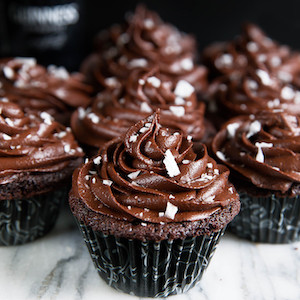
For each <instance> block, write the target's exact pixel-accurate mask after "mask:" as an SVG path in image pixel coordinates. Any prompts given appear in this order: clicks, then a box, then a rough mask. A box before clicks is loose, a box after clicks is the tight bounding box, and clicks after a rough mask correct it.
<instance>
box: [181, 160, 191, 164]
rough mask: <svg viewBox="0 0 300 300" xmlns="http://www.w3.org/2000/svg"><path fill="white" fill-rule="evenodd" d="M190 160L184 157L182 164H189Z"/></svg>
mask: <svg viewBox="0 0 300 300" xmlns="http://www.w3.org/2000/svg"><path fill="white" fill-rule="evenodd" d="M190 162H191V161H190V160H188V159H184V160H183V161H182V163H183V164H184V165H187V164H189V163H190Z"/></svg>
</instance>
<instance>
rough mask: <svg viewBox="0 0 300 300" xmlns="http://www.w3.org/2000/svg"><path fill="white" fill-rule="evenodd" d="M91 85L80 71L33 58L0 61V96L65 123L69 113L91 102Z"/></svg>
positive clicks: (26, 109)
mask: <svg viewBox="0 0 300 300" xmlns="http://www.w3.org/2000/svg"><path fill="white" fill-rule="evenodd" d="M90 92H91V87H89V86H88V85H87V84H85V83H84V82H83V77H82V75H80V74H69V73H68V72H67V71H66V69H65V68H63V67H55V66H49V67H48V69H46V68H44V67H43V66H41V65H39V64H37V63H36V61H35V59H34V58H11V59H2V60H0V96H2V97H6V98H9V99H10V101H13V102H16V103H18V104H19V105H21V106H22V107H23V109H25V111H30V112H37V113H39V112H41V111H46V112H48V113H49V114H51V115H52V116H54V117H55V119H57V120H58V121H61V122H62V123H65V124H67V123H68V122H69V120H68V118H69V117H70V116H69V112H70V111H73V110H74V109H76V108H77V107H79V106H82V107H86V106H87V105H88V104H89V103H90V97H89V93H90Z"/></svg>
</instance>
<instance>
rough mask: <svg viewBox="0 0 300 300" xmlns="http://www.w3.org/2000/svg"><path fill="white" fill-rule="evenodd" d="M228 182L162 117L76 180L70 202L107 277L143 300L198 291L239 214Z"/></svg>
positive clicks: (108, 149) (111, 148)
mask: <svg viewBox="0 0 300 300" xmlns="http://www.w3.org/2000/svg"><path fill="white" fill-rule="evenodd" d="M228 175H229V171H228V169H227V168H226V167H225V166H223V165H218V164H216V162H215V161H214V160H213V159H212V158H210V157H209V156H208V154H207V150H206V147H205V146H204V145H198V148H195V147H194V146H193V143H192V142H191V141H190V140H188V139H187V138H186V137H185V136H184V135H182V133H181V132H180V131H176V130H174V129H170V128H166V127H163V126H162V124H161V123H160V121H159V116H158V114H154V115H151V116H150V117H148V118H146V119H144V120H142V121H139V122H138V123H137V124H135V125H134V126H132V127H130V129H129V130H128V131H127V133H126V134H125V136H122V137H119V138H117V139H114V140H112V141H111V142H109V143H107V144H105V145H104V146H103V147H102V148H101V149H100V150H99V153H98V155H97V156H95V157H94V158H93V159H91V160H89V161H88V162H86V163H85V164H84V165H83V166H82V167H81V168H79V169H77V170H76V172H75V173H74V176H73V185H72V191H71V193H70V199H69V202H70V207H71V210H72V212H73V214H74V216H75V218H76V220H77V221H78V223H79V227H80V229H81V231H82V233H83V236H84V239H85V242H86V244H87V247H88V249H89V251H90V254H91V257H92V259H93V261H94V264H95V266H96V268H97V270H98V272H99V275H100V276H101V277H102V278H103V279H104V280H105V281H106V282H107V283H108V284H109V285H111V286H112V287H114V288H116V289H118V290H121V291H124V292H127V293H134V294H135V295H137V296H141V297H144V296H147V297H166V296H168V295H172V294H176V293H179V292H183V291H187V290H188V289H189V288H191V287H193V286H194V285H195V284H196V282H197V281H199V280H200V278H201V276H202V273H203V271H204V270H205V269H206V267H207V265H208V263H209V261H210V258H211V256H212V253H213V252H214V249H215V246H216V244H217V242H218V240H219V238H220V237H221V235H222V233H223V232H224V230H225V227H226V225H227V223H229V222H230V221H231V220H232V219H233V217H234V216H235V215H236V214H237V213H238V211H239V206H240V203H239V198H238V195H237V193H236V191H235V189H234V187H233V185H232V184H231V183H229V182H228Z"/></svg>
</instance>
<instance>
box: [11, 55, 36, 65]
mask: <svg viewBox="0 0 300 300" xmlns="http://www.w3.org/2000/svg"><path fill="white" fill-rule="evenodd" d="M14 62H16V63H19V64H23V65H27V66H28V67H34V66H35V65H36V59H35V58H33V57H16V58H15V59H14Z"/></svg>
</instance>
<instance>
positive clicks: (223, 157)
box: [216, 151, 226, 161]
mask: <svg viewBox="0 0 300 300" xmlns="http://www.w3.org/2000/svg"><path fill="white" fill-rule="evenodd" d="M216 155H217V157H218V158H219V159H221V160H225V161H226V157H225V155H224V153H223V152H221V151H217V152H216Z"/></svg>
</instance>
